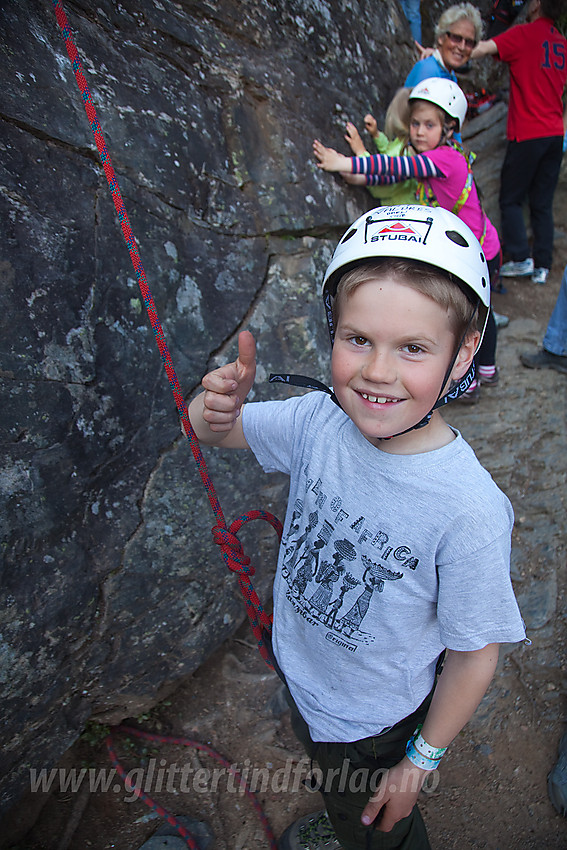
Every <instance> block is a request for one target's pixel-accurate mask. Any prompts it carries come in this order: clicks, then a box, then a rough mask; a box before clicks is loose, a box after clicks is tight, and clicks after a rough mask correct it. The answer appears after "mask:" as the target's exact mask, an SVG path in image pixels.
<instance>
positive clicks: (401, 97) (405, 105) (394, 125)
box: [384, 87, 411, 139]
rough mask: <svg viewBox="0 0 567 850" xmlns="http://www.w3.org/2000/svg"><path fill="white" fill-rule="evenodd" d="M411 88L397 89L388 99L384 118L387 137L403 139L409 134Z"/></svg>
mask: <svg viewBox="0 0 567 850" xmlns="http://www.w3.org/2000/svg"><path fill="white" fill-rule="evenodd" d="M410 92H411V88H409V89H408V88H403V87H402V88H401V89H398V90H397V92H396V93H395V95H394V97H393V98H392V100H391V101H390V105H389V106H388V109H387V110H386V118H385V120H384V134H385V135H386V136H388V138H389V139H404V138H406V137H407V136H408V135H409V121H410V105H409V96H410Z"/></svg>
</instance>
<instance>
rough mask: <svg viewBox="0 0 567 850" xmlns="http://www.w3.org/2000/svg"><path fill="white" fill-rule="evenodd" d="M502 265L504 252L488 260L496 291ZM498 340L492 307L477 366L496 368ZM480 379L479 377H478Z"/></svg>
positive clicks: (476, 361)
mask: <svg viewBox="0 0 567 850" xmlns="http://www.w3.org/2000/svg"><path fill="white" fill-rule="evenodd" d="M501 265H502V251H499V252H498V253H497V254H496V256H495V257H492V259H491V260H488V272H489V274H490V288H491V289H496V288H497V287H498V281H499V278H500V266H501ZM497 338H498V333H497V328H496V321H495V319H494V314H493V312H492V307H491V308H490V310H489V313H488V321H487V323H486V330H485V331H484V336H483V338H482V342H481V344H480V348H479V350H478V352H477V355H476V357H475V359H474V362H475V364H476V365H477V366H495V365H496V341H497ZM477 378H478V375H477Z"/></svg>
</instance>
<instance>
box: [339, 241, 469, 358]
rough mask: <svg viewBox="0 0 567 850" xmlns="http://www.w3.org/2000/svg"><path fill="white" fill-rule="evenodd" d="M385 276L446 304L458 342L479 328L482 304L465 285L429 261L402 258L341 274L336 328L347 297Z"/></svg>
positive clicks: (360, 266)
mask: <svg viewBox="0 0 567 850" xmlns="http://www.w3.org/2000/svg"><path fill="white" fill-rule="evenodd" d="M385 278H390V279H393V280H394V281H395V282H396V283H400V284H402V286H408V287H410V289H415V290H416V291H417V292H420V293H421V294H422V295H425V296H426V297H427V298H431V300H432V301H435V303H436V304H438V305H439V306H440V307H442V308H443V309H444V310H445V311H446V313H447V318H448V322H449V324H450V326H451V330H452V331H453V333H454V335H455V341H456V343H457V344H459V343H460V341H461V339H462V337H463V334H465V333H466V332H467V331H468V330H469V328H470V330H471V331H474V330H477V327H476V321H475V316H476V317H477V316H478V305H475V304H473V302H472V301H471V300H470V299H469V297H468V295H467V294H466V293H465V290H464V284H462V283H461V282H460V281H459V280H458V279H457V278H456V277H454V276H452V275H449V274H448V273H446V272H443V271H441V269H438V268H436V267H435V266H430V265H429V264H428V263H423V262H421V261H420V260H406V259H400V258H398V257H385V258H384V259H381V260H378V259H377V260H369V261H367V262H363V263H361V264H360V265H358V266H355V268H353V269H350V270H349V271H348V272H346V274H344V275H343V276H342V277H341V279H340V281H339V283H338V286H337V294H336V296H335V299H334V301H333V319H334V323H335V327H336V326H337V324H338V321H339V315H340V309H341V304H342V303H343V302H344V300H345V299H346V298H348V297H349V296H350V295H352V293H353V292H354V291H355V290H356V289H358V287H359V286H361V285H362V284H363V283H370V282H379V281H380V280H384V279H385Z"/></svg>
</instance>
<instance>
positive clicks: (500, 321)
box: [492, 278, 533, 330]
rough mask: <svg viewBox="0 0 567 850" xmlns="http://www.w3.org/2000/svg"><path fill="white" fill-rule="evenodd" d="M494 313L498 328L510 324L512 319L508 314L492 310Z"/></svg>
mask: <svg viewBox="0 0 567 850" xmlns="http://www.w3.org/2000/svg"><path fill="white" fill-rule="evenodd" d="M532 280H533V278H532ZM492 315H493V316H494V321H495V322H496V327H497V328H498V330H500V328H507V327H508V325H509V324H510V319H509V318H508V316H503V315H502V313H497V312H496V310H493V311H492Z"/></svg>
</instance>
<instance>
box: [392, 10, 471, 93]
mask: <svg viewBox="0 0 567 850" xmlns="http://www.w3.org/2000/svg"><path fill="white" fill-rule="evenodd" d="M482 28H483V24H482V18H481V16H480V12H479V10H478V9H477V8H476V6H473V5H472V3H458V4H457V5H456V6H450V7H449V8H448V9H446V10H445V11H444V12H443V14H442V15H441V17H440V18H439V21H438V22H437V26H436V27H435V43H436V47H435V49H434V50H433V53H432V54H431V56H427V57H426V58H425V59H421V60H420V61H419V62H416V64H415V65H414V66H413V68H412V69H411V71H410V72H409V74H408V76H407V79H406V81H405V83H404V86H406V87H408V88H413V87H414V86H416V85H417V84H418V83H420V82H421V81H422V80H426V79H428V78H429V77H442V78H444V79H447V80H453V82H455V83H456V82H457V75H456V73H455V72H456V71H458V70H459V68H462V67H463V66H464V65H466V64H467V62H468V61H469V59H470V57H471V53H472V51H473V48H474V47H475V45H476V44H477V43H478V42H479V41H480V39H481V38H482Z"/></svg>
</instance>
